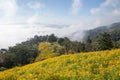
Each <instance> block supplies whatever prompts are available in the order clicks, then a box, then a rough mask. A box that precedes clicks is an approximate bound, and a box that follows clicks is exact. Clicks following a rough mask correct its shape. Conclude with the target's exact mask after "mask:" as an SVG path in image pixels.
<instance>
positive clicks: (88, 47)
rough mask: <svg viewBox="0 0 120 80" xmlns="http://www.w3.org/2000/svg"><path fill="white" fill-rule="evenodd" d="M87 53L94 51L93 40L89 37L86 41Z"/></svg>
mask: <svg viewBox="0 0 120 80" xmlns="http://www.w3.org/2000/svg"><path fill="white" fill-rule="evenodd" d="M85 51H87V52H88V51H92V40H91V39H90V37H89V36H88V38H87V40H86V45H85Z"/></svg>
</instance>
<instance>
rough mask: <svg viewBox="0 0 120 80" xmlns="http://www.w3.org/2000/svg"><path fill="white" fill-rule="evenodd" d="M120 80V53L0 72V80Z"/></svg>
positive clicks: (63, 58)
mask: <svg viewBox="0 0 120 80" xmlns="http://www.w3.org/2000/svg"><path fill="white" fill-rule="evenodd" d="M93 79H94V80H120V49H116V50H110V51H98V52H89V53H81V54H71V55H63V56H60V57H55V58H49V59H47V60H44V61H41V62H36V63H33V64H29V65H26V66H23V67H16V68H13V69H9V70H6V71H3V72H0V80H93Z"/></svg>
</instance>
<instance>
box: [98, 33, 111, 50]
mask: <svg viewBox="0 0 120 80" xmlns="http://www.w3.org/2000/svg"><path fill="white" fill-rule="evenodd" d="M96 43H97V44H96V49H97V50H106V49H112V48H113V43H112V40H111V36H110V35H109V34H108V33H106V32H103V33H100V34H99V36H98V38H97V40H96Z"/></svg>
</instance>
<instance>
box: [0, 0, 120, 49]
mask: <svg viewBox="0 0 120 80" xmlns="http://www.w3.org/2000/svg"><path fill="white" fill-rule="evenodd" d="M119 3H120V0H0V36H1V40H0V48H1V47H8V46H11V45H15V44H16V43H19V42H21V41H25V40H26V39H27V38H30V37H33V36H34V35H36V34H37V35H44V34H51V33H55V34H56V35H58V36H70V35H71V34H72V33H74V32H79V34H77V35H76V36H74V37H73V38H74V40H79V39H81V38H82V37H83V35H84V34H83V33H82V31H83V30H87V29H92V28H95V27H98V26H102V25H109V24H111V23H114V22H120V5H119ZM78 37H79V39H78Z"/></svg>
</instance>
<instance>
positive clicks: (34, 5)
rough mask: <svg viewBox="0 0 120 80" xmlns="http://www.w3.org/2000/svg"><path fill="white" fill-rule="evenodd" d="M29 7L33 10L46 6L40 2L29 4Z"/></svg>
mask: <svg viewBox="0 0 120 80" xmlns="http://www.w3.org/2000/svg"><path fill="white" fill-rule="evenodd" d="M28 6H29V7H30V8H31V9H41V8H43V7H45V5H44V4H42V3H40V2H29V3H28Z"/></svg>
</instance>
